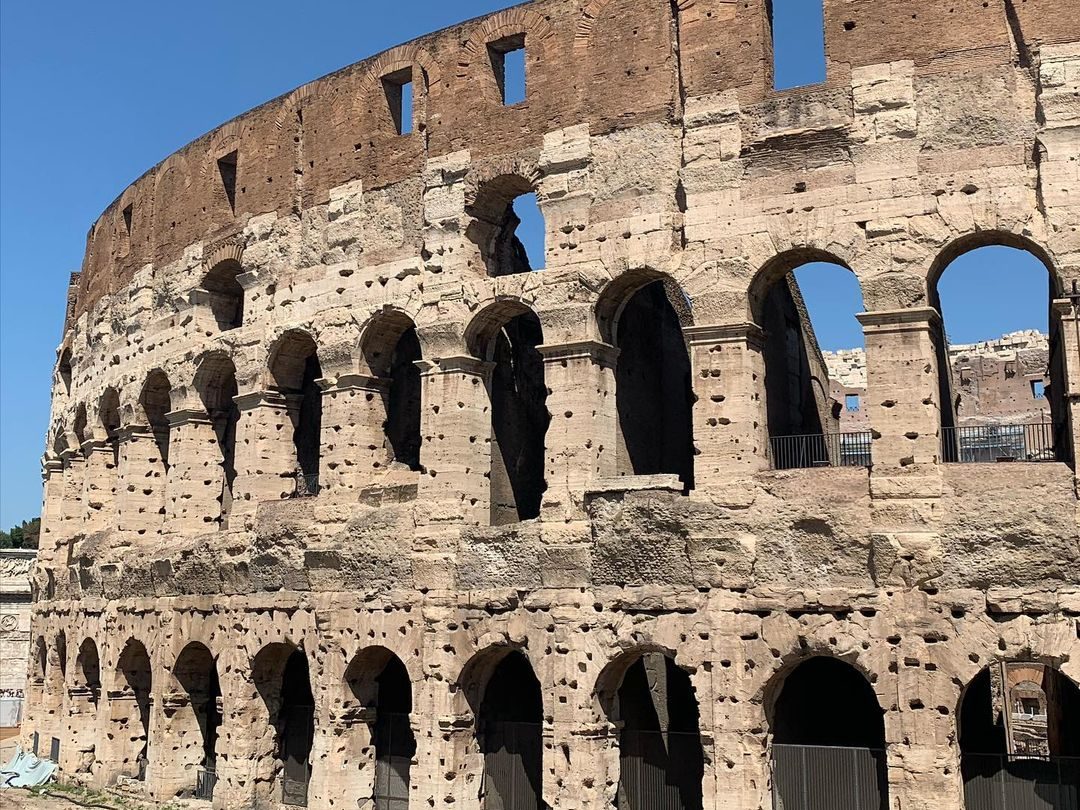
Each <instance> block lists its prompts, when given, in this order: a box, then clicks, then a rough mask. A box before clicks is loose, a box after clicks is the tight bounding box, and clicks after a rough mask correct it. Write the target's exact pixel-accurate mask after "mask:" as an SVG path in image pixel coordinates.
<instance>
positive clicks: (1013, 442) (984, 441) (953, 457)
mask: <svg viewBox="0 0 1080 810" xmlns="http://www.w3.org/2000/svg"><path fill="white" fill-rule="evenodd" d="M941 457H942V459H944V460H945V461H946V462H962V463H968V464H971V463H993V462H997V461H1063V460H1064V459H1062V458H1060V451H1059V450H1058V443H1057V442H1056V441H1055V429H1054V425H1053V424H1052V423H1050V422H1036V423H1033V424H1030V425H965V426H962V427H943V428H942V429H941Z"/></svg>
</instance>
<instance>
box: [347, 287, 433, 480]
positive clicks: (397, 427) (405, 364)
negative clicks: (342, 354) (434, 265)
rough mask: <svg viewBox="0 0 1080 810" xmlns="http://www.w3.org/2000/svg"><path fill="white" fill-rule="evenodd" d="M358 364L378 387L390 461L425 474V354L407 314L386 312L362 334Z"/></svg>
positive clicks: (380, 313) (374, 316) (393, 310)
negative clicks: (422, 458)
mask: <svg viewBox="0 0 1080 810" xmlns="http://www.w3.org/2000/svg"><path fill="white" fill-rule="evenodd" d="M357 346H358V351H357V354H358V360H359V365H360V370H361V373H362V374H365V375H369V376H370V377H372V378H374V379H376V380H378V381H379V385H380V386H381V390H382V392H383V393H382V397H381V400H382V416H383V436H384V439H385V442H386V445H387V450H388V455H389V457H390V458H391V459H392V460H394V461H397V462H399V463H401V464H405V465H407V466H408V467H409V469H410V470H414V471H417V470H419V469H420V451H421V447H422V445H423V440H422V437H421V435H420V409H421V400H422V391H421V383H420V368H419V366H418V365H417V363H418V362H419V361H420V360H422V359H423V349H422V347H421V345H420V339H419V337H418V336H417V332H416V324H415V323H414V322H413V319H412V318H411V317H409V316H408V315H407V314H406V313H405V312H404V311H402V310H400V309H396V308H390V307H387V308H384V309H382V310H380V311H379V312H377V313H376V314H375V315H373V316H372V317H371V318H370V319H368V321H367V323H366V324H364V327H363V328H362V330H361V332H360V340H359V342H358V344H357Z"/></svg>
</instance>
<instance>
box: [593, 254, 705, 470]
mask: <svg viewBox="0 0 1080 810" xmlns="http://www.w3.org/2000/svg"><path fill="white" fill-rule="evenodd" d="M594 311H595V313H596V321H597V328H598V329H599V331H600V334H601V337H602V339H603V340H605V342H609V343H610V344H611V345H612V346H614V347H615V348H617V349H618V350H619V354H618V359H617V361H616V364H615V406H616V412H617V416H618V423H617V424H618V433H617V437H616V448H615V449H616V462H615V463H616V472H617V474H618V475H659V474H667V475H676V476H678V478H679V479H680V481H681V482H682V484H683V487H684V488H685V489H686V490H690V489H693V487H694V447H693V421H692V407H693V384H692V380H691V368H690V355H689V352H688V350H687V346H686V340H685V337H684V335H683V331H682V330H683V328H684V327H685V326H689V325H692V323H693V312H692V309H691V306H690V301H689V299H688V298H687V297H686V295H685V293H683V291H682V288H681V287H680V286H679V285H678V283H677V282H676V281H675V280H674V279H672V278H671V277H670V276H667V275H666V274H663V273H660V272H659V271H657V270H654V269H652V268H647V267H646V268H639V269H636V270H632V271H628V272H626V273H622V274H621V275H619V276H617V277H616V278H615V279H613V280H612V281H611V282H609V283H608V284H607V285H606V286H605V287H604V289H603V290H602V291H601V293H600V296H599V298H598V299H597V302H596V306H595V310H594Z"/></svg>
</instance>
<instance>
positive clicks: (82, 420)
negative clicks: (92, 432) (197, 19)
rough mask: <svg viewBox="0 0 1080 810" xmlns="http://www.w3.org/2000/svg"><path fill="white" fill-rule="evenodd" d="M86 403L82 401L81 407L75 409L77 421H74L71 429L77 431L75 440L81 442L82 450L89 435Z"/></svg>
mask: <svg viewBox="0 0 1080 810" xmlns="http://www.w3.org/2000/svg"><path fill="white" fill-rule="evenodd" d="M86 424H87V418H86V403H85V402H80V403H79V407H78V408H76V409H75V421H74V422H73V423H72V426H71V429H72V431H73V432H74V433H75V440H76V441H77V442H78V443H79V446H78V448H77V449H78V450H79V451H80V452H81V451H82V448H83V445H84V444H86V441H87V439H88V438H90V437H89V436H87V435H86Z"/></svg>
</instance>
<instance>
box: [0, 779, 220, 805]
mask: <svg viewBox="0 0 1080 810" xmlns="http://www.w3.org/2000/svg"><path fill="white" fill-rule="evenodd" d="M0 805H3V808H4V810H80V808H90V809H91V810H196V808H209V807H210V803H209V802H201V801H189V802H179V801H178V802H169V803H167V804H158V803H157V802H151V801H144V800H142V799H134V798H132V797H130V796H124V795H121V794H119V793H114V792H111V791H102V790H94V789H92V788H85V787H82V786H80V785H73V784H65V783H57V782H52V783H49V784H47V785H43V786H42V787H40V788H33V789H30V790H27V789H24V788H11V789H9V790H5V791H3V793H0Z"/></svg>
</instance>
